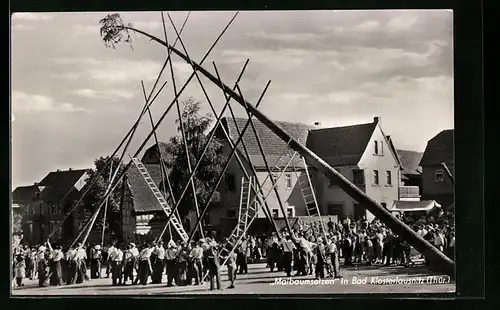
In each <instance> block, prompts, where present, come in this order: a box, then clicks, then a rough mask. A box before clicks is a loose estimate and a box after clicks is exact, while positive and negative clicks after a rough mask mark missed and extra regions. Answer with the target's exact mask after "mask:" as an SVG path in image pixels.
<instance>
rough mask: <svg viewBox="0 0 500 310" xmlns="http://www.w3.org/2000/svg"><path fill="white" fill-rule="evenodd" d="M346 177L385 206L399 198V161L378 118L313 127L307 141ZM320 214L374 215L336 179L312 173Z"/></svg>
mask: <svg viewBox="0 0 500 310" xmlns="http://www.w3.org/2000/svg"><path fill="white" fill-rule="evenodd" d="M307 146H308V147H309V148H310V149H311V150H312V151H313V152H315V153H316V154H317V155H318V156H319V157H321V158H322V159H323V160H325V161H326V162H327V163H328V164H330V165H331V166H332V167H333V168H335V169H336V170H337V171H338V172H339V173H340V174H342V175H343V176H344V177H345V178H347V179H348V180H349V181H351V182H352V183H353V184H355V185H356V186H357V187H358V188H359V189H361V190H362V191H364V192H365V193H366V194H367V195H368V196H369V197H370V198H372V199H373V200H375V201H376V202H378V203H380V204H381V205H382V206H384V207H386V208H387V207H389V206H391V205H392V203H393V201H395V200H398V198H399V197H398V195H399V193H398V191H399V185H400V166H401V164H400V162H399V159H398V156H397V154H396V153H395V152H394V151H393V149H392V148H391V142H390V141H389V140H388V137H387V136H386V135H385V134H384V132H383V130H382V127H381V120H380V118H378V117H376V118H374V121H373V122H372V123H366V124H359V125H353V126H345V127H336V128H324V129H318V130H312V131H311V133H310V138H309V139H308V145H307ZM315 175H316V178H315V184H314V186H315V189H316V192H317V196H318V197H320V198H319V199H318V202H319V205H320V209H321V212H322V214H327V215H338V216H339V217H340V218H344V217H350V218H351V219H359V218H362V217H364V216H366V218H367V220H369V221H371V220H372V219H373V218H374V216H373V215H372V214H371V213H370V212H368V211H367V210H366V206H363V205H361V204H359V203H358V202H357V201H356V200H355V199H353V198H351V197H350V196H349V195H348V194H346V193H345V192H344V191H343V190H342V189H341V188H340V187H339V186H338V185H337V184H335V181H334V180H332V181H330V180H329V179H327V177H326V176H325V175H323V174H321V173H315Z"/></svg>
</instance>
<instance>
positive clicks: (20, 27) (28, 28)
mask: <svg viewBox="0 0 500 310" xmlns="http://www.w3.org/2000/svg"><path fill="white" fill-rule="evenodd" d="M34 29H35V27H33V26H29V25H24V24H16V25H13V26H12V30H17V31H31V30H34Z"/></svg>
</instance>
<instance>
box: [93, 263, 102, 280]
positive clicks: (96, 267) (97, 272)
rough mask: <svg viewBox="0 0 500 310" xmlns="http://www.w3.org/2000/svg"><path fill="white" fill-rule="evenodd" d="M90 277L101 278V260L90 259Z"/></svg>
mask: <svg viewBox="0 0 500 310" xmlns="http://www.w3.org/2000/svg"><path fill="white" fill-rule="evenodd" d="M90 278H91V279H99V278H101V260H100V259H92V260H91V261H90Z"/></svg>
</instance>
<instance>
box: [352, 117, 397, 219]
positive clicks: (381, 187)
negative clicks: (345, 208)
mask: <svg viewBox="0 0 500 310" xmlns="http://www.w3.org/2000/svg"><path fill="white" fill-rule="evenodd" d="M374 141H381V142H382V153H381V154H380V155H376V154H375V149H374ZM379 149H380V147H379ZM359 168H360V169H363V170H365V183H366V188H365V192H366V194H367V195H368V196H369V197H370V198H372V199H373V200H375V201H376V202H378V203H379V204H382V203H385V204H386V206H387V207H388V208H390V206H391V205H392V203H393V202H394V201H395V200H398V196H399V182H400V175H399V173H400V169H399V164H398V161H397V159H396V157H395V155H394V154H393V153H392V152H391V149H390V147H389V144H388V141H387V139H385V136H384V134H383V132H382V130H381V129H380V125H379V126H377V127H376V129H375V130H374V132H373V135H372V137H371V139H370V142H369V144H368V147H367V149H366V150H365V153H364V154H363V156H362V157H361V160H360V162H359ZM374 170H377V171H378V173H379V184H378V185H375V184H374V173H373V171H374ZM387 171H390V172H391V175H392V176H391V179H392V184H391V185H390V184H388V183H387V178H386V172H387ZM373 218H374V216H373V214H371V213H370V212H368V211H367V219H368V220H369V221H370V220H372V219H373Z"/></svg>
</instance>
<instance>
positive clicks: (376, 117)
mask: <svg viewBox="0 0 500 310" xmlns="http://www.w3.org/2000/svg"><path fill="white" fill-rule="evenodd" d="M373 122H374V123H382V118H380V117H378V116H375V117H374V118H373Z"/></svg>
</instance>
